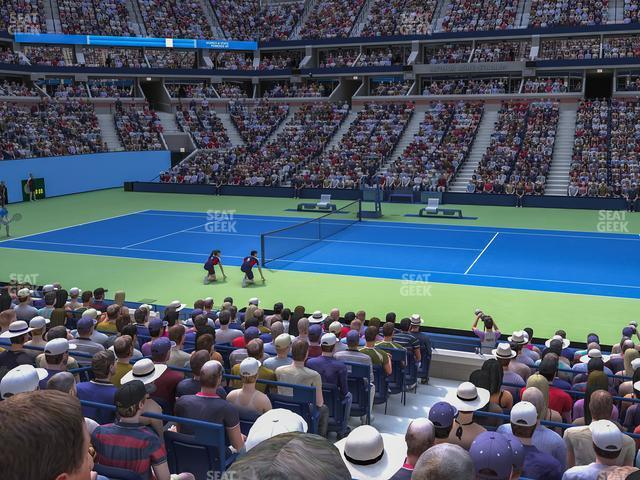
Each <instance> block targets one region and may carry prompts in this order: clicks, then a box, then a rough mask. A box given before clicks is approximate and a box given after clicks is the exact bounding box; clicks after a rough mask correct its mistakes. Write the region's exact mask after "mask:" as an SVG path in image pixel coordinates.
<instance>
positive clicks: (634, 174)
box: [609, 99, 640, 195]
mask: <svg viewBox="0 0 640 480" xmlns="http://www.w3.org/2000/svg"><path fill="white" fill-rule="evenodd" d="M639 118H640V103H639V102H638V100H637V99H634V100H612V102H611V141H610V143H609V157H610V159H609V187H610V191H609V194H610V195H611V194H614V195H619V194H620V190H622V191H624V190H625V189H626V188H627V187H629V186H633V185H635V186H636V188H637V186H638V185H639V184H640V162H639V158H640V123H639V122H638V119H639Z"/></svg>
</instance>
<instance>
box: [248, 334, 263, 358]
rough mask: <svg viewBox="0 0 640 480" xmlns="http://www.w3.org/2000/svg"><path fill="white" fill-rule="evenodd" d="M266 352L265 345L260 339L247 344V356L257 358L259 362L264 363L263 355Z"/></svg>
mask: <svg viewBox="0 0 640 480" xmlns="http://www.w3.org/2000/svg"><path fill="white" fill-rule="evenodd" d="M263 351H264V343H262V340H260V339H259V338H254V339H253V340H251V341H250V342H249V343H247V355H249V356H250V357H253V358H255V359H256V360H258V361H262V354H263Z"/></svg>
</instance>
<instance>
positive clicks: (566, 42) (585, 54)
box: [538, 37, 600, 60]
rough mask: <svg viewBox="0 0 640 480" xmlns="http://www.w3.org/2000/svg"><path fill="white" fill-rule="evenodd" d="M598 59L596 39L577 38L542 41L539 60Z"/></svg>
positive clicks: (598, 51)
mask: <svg viewBox="0 0 640 480" xmlns="http://www.w3.org/2000/svg"><path fill="white" fill-rule="evenodd" d="M592 58H600V39H599V38H598V37H577V38H569V39H559V38H558V39H553V40H542V41H541V42H540V52H539V53H538V59H540V60H589V59H592Z"/></svg>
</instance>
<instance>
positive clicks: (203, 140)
mask: <svg viewBox="0 0 640 480" xmlns="http://www.w3.org/2000/svg"><path fill="white" fill-rule="evenodd" d="M176 121H177V123H178V126H179V127H180V129H181V130H182V131H183V132H186V133H188V134H189V135H191V137H192V138H193V141H194V143H195V144H196V146H197V147H198V148H206V149H210V150H211V149H218V148H228V147H230V146H231V143H230V142H229V136H228V135H227V132H226V130H225V128H224V125H223V124H222V120H220V117H218V116H217V115H216V112H215V109H214V108H212V107H210V106H209V103H208V102H207V100H203V101H202V103H200V104H196V103H195V102H193V101H192V102H191V104H190V105H189V106H185V105H180V106H179V107H178V111H177V112H176Z"/></svg>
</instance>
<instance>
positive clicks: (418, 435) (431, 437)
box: [404, 418, 436, 460]
mask: <svg viewBox="0 0 640 480" xmlns="http://www.w3.org/2000/svg"><path fill="white" fill-rule="evenodd" d="M435 439H436V433H435V429H434V426H433V423H431V420H429V419H428V418H416V419H415V420H412V421H411V423H410V424H409V427H408V428H407V433H406V434H405V436H404V441H405V442H406V443H407V456H408V457H414V458H415V459H416V460H417V459H418V457H420V455H422V454H423V453H424V452H426V451H427V450H428V449H429V448H431V447H432V446H433V443H434V442H435Z"/></svg>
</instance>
